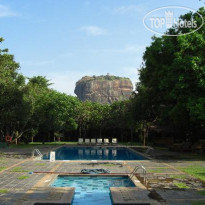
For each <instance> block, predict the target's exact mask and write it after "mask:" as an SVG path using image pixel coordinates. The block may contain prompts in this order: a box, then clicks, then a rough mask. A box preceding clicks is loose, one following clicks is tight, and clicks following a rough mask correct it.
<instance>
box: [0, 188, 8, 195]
mask: <svg viewBox="0 0 205 205" xmlns="http://www.w3.org/2000/svg"><path fill="white" fill-rule="evenodd" d="M6 193H8V190H7V189H0V194H6Z"/></svg>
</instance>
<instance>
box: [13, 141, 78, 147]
mask: <svg viewBox="0 0 205 205" xmlns="http://www.w3.org/2000/svg"><path fill="white" fill-rule="evenodd" d="M64 144H70V145H77V142H45V144H42V142H34V143H29V144H17V145H16V144H11V145H9V147H11V148H29V147H36V146H43V145H44V146H45V145H52V146H55V145H64Z"/></svg>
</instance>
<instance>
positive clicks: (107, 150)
mask: <svg viewBox="0 0 205 205" xmlns="http://www.w3.org/2000/svg"><path fill="white" fill-rule="evenodd" d="M55 152H56V160H146V158H145V157H144V156H142V155H140V154H139V153H137V152H135V151H133V150H131V149H129V148H126V147H61V148H59V149H57V150H56V151H55ZM43 159H44V160H49V159H50V154H49V153H48V154H45V155H44V156H43Z"/></svg>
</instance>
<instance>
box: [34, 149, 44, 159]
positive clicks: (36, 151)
mask: <svg viewBox="0 0 205 205" xmlns="http://www.w3.org/2000/svg"><path fill="white" fill-rule="evenodd" d="M35 153H37V155H38V157H37V159H38V160H41V159H42V157H43V155H42V154H41V152H40V150H39V149H34V150H33V151H32V157H34V156H35Z"/></svg>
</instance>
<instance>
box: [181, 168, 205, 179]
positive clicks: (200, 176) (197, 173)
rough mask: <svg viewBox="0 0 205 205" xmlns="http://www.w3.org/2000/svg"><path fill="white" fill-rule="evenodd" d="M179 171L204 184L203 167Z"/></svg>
mask: <svg viewBox="0 0 205 205" xmlns="http://www.w3.org/2000/svg"><path fill="white" fill-rule="evenodd" d="M179 169H181V170H182V171H184V172H186V173H188V174H190V175H191V176H193V177H196V178H198V179H201V180H202V181H204V182H205V167H202V166H200V167H185V168H179Z"/></svg>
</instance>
